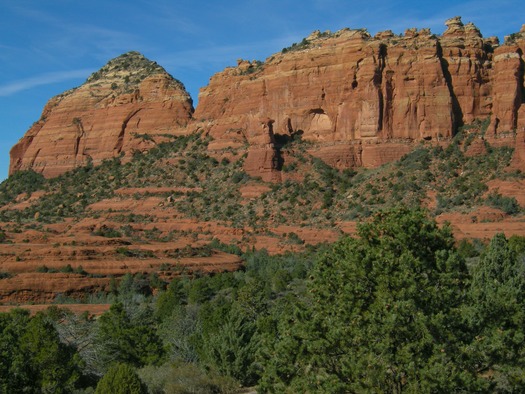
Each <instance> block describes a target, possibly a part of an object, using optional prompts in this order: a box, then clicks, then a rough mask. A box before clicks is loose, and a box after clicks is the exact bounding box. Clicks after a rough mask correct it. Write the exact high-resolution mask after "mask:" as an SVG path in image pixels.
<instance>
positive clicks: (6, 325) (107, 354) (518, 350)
mask: <svg viewBox="0 0 525 394" xmlns="http://www.w3.org/2000/svg"><path fill="white" fill-rule="evenodd" d="M524 240H525V238H521V237H517V236H513V237H511V238H510V239H507V238H506V237H505V236H504V235H503V234H498V235H496V236H495V237H494V238H493V239H492V241H491V242H490V244H488V245H487V246H486V247H484V246H483V244H482V243H481V242H478V243H477V244H476V245H474V244H470V243H469V242H468V241H463V242H462V243H461V244H460V247H459V252H458V248H456V246H455V240H454V238H453V236H452V233H451V231H450V228H449V227H447V226H446V225H445V226H438V225H437V223H436V222H435V221H434V220H432V219H430V218H429V217H428V216H427V214H426V212H425V211H423V210H419V209H417V210H409V209H406V208H397V209H391V210H388V211H383V212H379V213H377V214H375V215H374V216H373V217H372V218H371V219H370V220H369V221H368V222H366V223H363V224H361V225H360V226H359V228H358V236H357V237H356V238H350V237H344V238H342V239H340V240H339V241H338V242H336V243H335V244H333V245H329V246H327V245H321V246H319V247H317V248H316V249H308V250H307V251H306V252H305V253H302V254H292V253H288V254H284V255H280V256H270V255H268V253H266V252H265V251H251V252H246V253H245V254H244V255H243V258H244V259H245V261H246V265H245V268H244V270H242V271H238V272H234V273H222V274H216V275H187V276H181V277H180V278H177V279H175V280H174V281H172V283H171V284H170V285H169V286H168V287H167V289H165V290H163V291H161V292H160V293H159V294H158V295H156V296H153V295H152V294H151V292H150V291H149V290H148V289H145V286H146V285H147V282H145V280H146V279H145V278H144V277H143V276H141V277H140V278H134V277H133V276H131V275H128V276H126V278H124V280H123V281H122V283H121V286H120V287H119V289H118V291H117V290H114V291H113V293H114V294H113V296H114V297H116V300H115V303H114V304H113V305H112V307H111V309H110V310H109V311H108V312H106V313H105V314H103V315H102V316H100V317H99V318H96V319H94V318H88V317H85V316H84V317H81V316H78V317H75V316H74V315H72V314H69V313H65V312H63V311H59V310H57V309H51V310H50V311H48V312H46V313H39V314H37V315H35V316H33V317H31V316H29V314H28V313H27V312H24V311H22V310H17V309H15V310H13V311H11V312H10V313H4V314H0V393H19V392H29V393H44V392H56V393H60V392H73V391H74V390H76V389H87V390H88V391H89V390H94V389H95V387H96V390H97V392H118V391H116V390H117V389H116V388H115V387H117V386H118V387H124V388H126V389H125V390H127V391H124V392H139V393H140V392H144V390H145V387H144V386H143V383H144V384H147V386H148V390H149V392H155V393H157V392H159V393H160V392H170V390H171V391H174V392H180V391H181V390H182V391H184V390H190V389H191V390H193V391H195V392H235V390H236V388H238V387H239V385H241V386H247V385H250V386H257V390H258V391H259V392H276V393H281V392H289V393H296V392H312V393H313V392H315V393H342V392H390V393H400V392H409V393H441V392H456V391H464V392H487V393H488V392H499V393H507V392H508V393H514V392H523V391H525V372H524V367H523V366H524V365H525V345H524V344H525V328H524V327H525V254H524V253H525V246H524V245H525V241H524ZM215 246H217V247H220V245H215ZM465 259H468V265H467V264H466V261H465ZM136 280H138V281H140V286H136ZM150 286H151V284H150ZM139 377H140V378H139ZM141 379H142V381H141ZM97 382H98V383H97ZM115 385H116V386H115ZM198 390H201V391H198Z"/></svg>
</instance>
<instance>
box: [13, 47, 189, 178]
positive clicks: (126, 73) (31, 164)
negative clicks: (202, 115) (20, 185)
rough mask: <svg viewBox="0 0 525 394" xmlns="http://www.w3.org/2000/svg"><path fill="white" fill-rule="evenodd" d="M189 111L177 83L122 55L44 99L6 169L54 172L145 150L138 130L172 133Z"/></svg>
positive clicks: (138, 58) (145, 141) (132, 54)
mask: <svg viewBox="0 0 525 394" xmlns="http://www.w3.org/2000/svg"><path fill="white" fill-rule="evenodd" d="M192 111H193V107H192V102H191V98H190V96H189V95H188V93H187V92H186V91H185V89H184V86H183V85H182V84H181V83H180V82H178V81H176V80H175V79H173V77H171V76H170V75H169V74H167V73H166V72H165V71H164V69H162V68H161V67H160V66H158V65H156V64H155V63H153V62H150V61H149V60H147V59H145V58H144V57H143V56H142V55H140V54H138V53H136V52H130V53H128V54H124V55H122V56H120V57H118V58H116V59H114V60H112V61H110V62H109V63H108V64H107V65H106V66H104V67H103V68H102V69H101V70H100V71H98V72H96V73H94V74H93V75H91V77H90V78H89V79H88V80H87V82H86V83H85V84H84V85H82V86H80V87H79V88H76V89H73V90H70V91H67V92H65V93H63V94H61V95H58V96H56V97H54V98H52V99H51V100H50V101H49V102H48V103H47V105H46V106H45V108H44V111H43V113H42V116H41V118H40V120H39V121H38V122H36V123H35V124H34V125H33V127H31V129H30V130H29V131H28V132H27V133H26V135H25V136H24V137H23V138H22V139H21V140H20V141H19V142H18V143H17V144H16V145H15V146H14V147H13V148H12V150H11V165H10V173H11V174H12V173H13V172H14V171H17V170H21V169H28V168H32V169H33V170H35V171H38V172H41V173H43V174H44V176H46V177H54V176H57V175H60V174H62V173H64V172H66V171H68V170H71V169H73V168H75V167H77V166H82V165H85V164H87V163H88V162H89V161H93V163H94V164H97V163H100V162H101V161H102V160H104V159H108V158H112V157H115V156H119V155H120V154H126V153H128V154H129V153H131V152H132V151H133V150H134V149H140V150H142V149H147V148H148V147H150V146H151V145H152V144H153V143H152V142H151V140H149V139H143V138H140V136H139V137H137V135H140V134H144V133H148V134H161V133H173V132H174V130H176V129H178V128H181V127H184V126H185V125H186V124H187V122H188V121H189V119H190V118H191V115H192Z"/></svg>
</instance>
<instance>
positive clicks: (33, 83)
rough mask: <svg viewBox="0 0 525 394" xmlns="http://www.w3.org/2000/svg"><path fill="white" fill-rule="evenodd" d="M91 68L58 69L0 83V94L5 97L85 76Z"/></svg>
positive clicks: (89, 72)
mask: <svg viewBox="0 0 525 394" xmlns="http://www.w3.org/2000/svg"><path fill="white" fill-rule="evenodd" d="M92 71H93V70H89V69H82V70H71V71H58V72H51V73H46V74H42V75H38V76H35V77H31V78H26V79H22V80H18V81H14V82H10V83H7V84H4V85H0V96H3V97H6V96H11V95H12V94H15V93H18V92H20V91H23V90H28V89H32V88H34V87H37V86H43V85H50V84H53V83H57V82H63V81H67V80H70V79H76V78H83V79H85V78H87V76H89V75H90V74H91V72H92Z"/></svg>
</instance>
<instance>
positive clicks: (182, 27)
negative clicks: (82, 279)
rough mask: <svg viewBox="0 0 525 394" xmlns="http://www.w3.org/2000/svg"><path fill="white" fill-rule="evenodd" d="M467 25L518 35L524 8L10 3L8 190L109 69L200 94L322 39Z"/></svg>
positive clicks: (3, 137) (6, 10) (0, 145)
mask: <svg viewBox="0 0 525 394" xmlns="http://www.w3.org/2000/svg"><path fill="white" fill-rule="evenodd" d="M457 15H459V16H462V19H463V22H464V23H467V22H473V23H474V24H475V25H476V26H478V28H480V30H481V32H482V34H483V35H484V36H485V37H488V36H493V35H495V36H498V37H500V40H503V36H504V35H507V34H510V33H513V32H517V31H519V30H520V28H521V26H522V24H524V23H525V8H524V7H523V3H522V0H519V1H518V0H511V1H507V0H499V1H495V0H488V1H487V0H477V1H448V0H443V1H439V2H438V1H427V2H423V1H394V0H391V1H373V0H368V1H361V0H359V1H345V0H300V1H299V0H266V1H265V0H243V1H239V0H232V1H224V0H222V1H219V0H216V1H215V0H210V1H200V0H193V1H177V0H172V1H169V0H154V1H151V0H148V1H146V0H126V1H122V0H103V1H102V0H89V1H86V0H83V1H80V0H45V1H43V0H0V181H1V180H3V179H5V178H6V177H7V171H8V166H9V150H10V148H11V147H12V146H13V145H14V144H15V143H16V142H17V141H18V140H19V139H20V138H21V137H22V136H23V135H24V133H25V132H26V131H27V129H28V128H29V127H30V126H31V124H32V123H33V122H35V121H37V120H38V119H39V117H40V114H41V112H42V109H43V107H44V105H45V103H46V102H47V100H49V99H50V98H51V97H52V96H54V95H56V94H59V93H61V92H63V91H65V90H67V89H70V88H73V87H76V86H79V85H81V84H82V83H83V82H84V81H85V80H86V79H87V77H88V76H89V75H90V74H91V73H92V72H94V71H97V70H98V69H99V68H100V67H102V66H103V65H104V64H106V63H107V61H108V60H110V59H112V58H114V57H116V56H118V55H120V54H122V53H124V52H127V51H130V50H136V51H139V52H141V53H143V54H144V55H145V56H146V57H148V58H149V59H151V60H154V61H156V62H157V63H159V64H160V65H161V66H163V67H164V68H165V69H166V70H167V71H168V72H169V73H170V74H172V75H173V76H174V77H175V78H177V79H179V80H181V81H182V82H183V83H184V84H185V86H186V88H187V90H188V91H189V92H190V94H191V96H192V97H193V99H194V103H195V104H196V102H197V94H198V91H199V88H201V87H203V86H205V85H206V84H207V83H208V80H209V78H210V77H211V76H212V75H213V74H214V73H215V72H218V71H220V70H222V69H223V68H225V67H227V66H232V65H235V64H236V60H237V59H239V58H243V59H249V60H253V59H259V60H264V59H265V58H267V57H268V56H270V55H271V54H273V53H275V52H279V51H280V50H281V49H282V48H283V47H287V46H289V45H291V44H292V43H293V42H298V41H300V40H301V39H302V38H303V37H306V36H307V35H308V34H310V33H311V32H312V31H314V30H316V29H319V30H321V31H324V30H331V31H336V30H339V29H341V28H344V27H349V28H367V29H368V31H369V32H370V33H371V34H375V33H377V32H378V31H382V30H387V29H390V30H393V31H394V33H402V32H404V30H405V29H407V28H411V27H417V28H423V27H429V28H431V30H432V32H433V33H436V34H441V33H442V32H443V31H444V30H445V26H444V21H445V20H446V19H448V18H451V17H453V16H457Z"/></svg>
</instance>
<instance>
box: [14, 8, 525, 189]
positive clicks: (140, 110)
mask: <svg viewBox="0 0 525 394" xmlns="http://www.w3.org/2000/svg"><path fill="white" fill-rule="evenodd" d="M446 26H447V28H446V30H445V32H444V33H443V34H442V35H441V36H437V35H434V34H432V33H431V32H430V30H429V29H421V30H417V29H408V30H406V31H405V33H404V34H402V35H396V34H394V33H392V32H391V31H385V32H381V33H378V34H376V35H375V36H373V37H372V36H371V35H370V34H369V33H368V32H367V31H366V30H362V29H360V30H350V29H343V30H341V31H338V32H336V33H330V32H325V33H321V32H319V31H317V32H314V33H312V34H311V35H310V36H309V37H307V38H306V39H304V40H303V41H302V42H301V43H299V44H294V45H292V46H291V47H289V48H285V49H283V51H282V52H280V53H277V54H274V55H273V56H270V57H269V58H268V59H266V61H265V62H256V61H245V60H239V61H238V64H237V66H236V67H230V68H227V69H225V70H224V71H222V72H219V73H217V74H215V75H214V76H212V77H211V79H210V82H209V84H208V86H206V87H204V88H202V89H201V91H200V94H199V102H198V106H197V108H196V110H195V112H194V113H193V114H192V107H191V100H190V98H189V96H188V95H187V93H186V92H185V91H184V89H183V87H182V86H181V85H180V84H177V83H174V82H173V81H172V80H170V79H168V76H166V74H157V75H152V76H148V77H147V78H144V79H143V80H142V81H141V82H140V83H139V84H138V85H137V87H136V89H135V90H134V91H133V92H132V93H126V94H119V95H116V96H115V94H113V95H109V94H110V93H111V91H110V90H108V89H110V88H111V85H109V84H110V82H111V79H108V80H107V82H105V83H104V84H103V86H98V87H95V86H94V84H93V82H90V80H88V83H87V84H85V85H83V86H81V87H80V88H78V89H76V90H75V91H73V92H67V93H65V94H64V95H61V96H59V97H57V98H55V99H53V100H51V101H50V103H48V105H47V106H46V109H45V110H44V114H43V117H42V119H41V120H40V121H39V122H37V123H36V124H35V125H34V126H33V128H32V129H31V130H29V131H28V133H27V134H26V136H25V137H24V138H23V139H22V140H21V141H20V142H19V143H18V144H17V145H16V146H15V147H14V148H13V150H12V152H11V156H12V162H11V172H13V171H16V170H18V169H22V168H34V169H35V170H37V171H41V172H43V173H44V174H45V175H46V176H54V175H56V174H58V173H61V172H63V171H65V170H66V169H70V168H72V167H74V166H76V165H78V164H79V163H80V164H82V163H85V162H86V158H90V159H91V160H93V161H96V160H101V159H103V158H106V157H112V156H115V155H117V154H122V152H124V153H126V152H129V150H130V149H146V148H147V146H146V147H144V146H136V145H137V143H138V142H137V141H138V140H137V139H136V138H132V135H133V133H160V132H161V131H163V132H166V133H191V132H193V131H195V130H197V129H200V130H203V131H204V132H206V133H208V134H209V135H211V136H212V137H213V141H212V143H210V145H209V150H210V151H211V152H214V153H216V154H221V152H226V151H228V150H230V151H231V150H232V149H236V150H239V149H241V150H246V152H247V157H246V159H245V162H244V168H245V170H246V171H247V172H248V173H249V174H250V175H253V176H260V177H262V178H263V179H264V180H267V181H279V179H280V170H281V168H282V165H283V164H284V163H283V158H282V157H281V155H280V148H281V147H282V146H283V144H285V143H286V142H287V141H290V140H293V139H296V138H302V139H303V140H306V141H309V142H311V145H310V146H311V147H310V148H309V152H310V153H312V154H313V155H315V156H318V157H320V158H321V159H323V160H324V161H325V162H327V163H328V164H330V165H332V166H334V167H336V168H339V169H342V168H348V167H359V166H364V167H375V166H378V165H381V164H384V163H386V162H389V161H392V160H395V159H398V158H400V157H401V156H402V155H404V154H406V153H407V152H409V151H410V150H411V149H413V147H414V145H415V144H417V143H419V142H421V141H429V143H436V144H444V143H445V144H446V143H447V141H449V140H450V138H451V137H453V135H454V134H455V133H457V131H458V130H459V128H460V127H461V126H462V125H464V124H472V123H473V122H475V121H480V120H486V119H488V118H490V126H489V128H488V130H487V132H486V138H490V139H493V140H496V139H498V141H499V142H501V141H503V142H504V143H505V144H514V145H515V146H516V147H522V146H524V145H525V141H521V139H522V138H523V136H524V135H525V105H524V101H525V94H524V92H525V86H524V59H525V57H524V50H525V25H524V27H523V28H522V29H521V31H520V32H518V33H514V34H512V35H510V36H508V37H506V38H505V43H504V44H503V45H499V42H498V39H497V38H494V37H491V38H483V36H482V34H481V33H480V31H479V30H478V29H477V28H476V26H474V25H473V24H472V23H467V24H463V22H462V21H461V19H460V18H459V17H455V18H451V19H449V20H448V21H446ZM110 63H111V62H110ZM106 67H107V66H106ZM121 68H122V70H124V69H125V67H121ZM106 74H107V72H106ZM119 75H120V77H122V75H124V74H119ZM119 75H117V76H119ZM117 76H115V78H116V77H117ZM112 83H115V82H112ZM108 87H109V88H108ZM96 89H99V90H96ZM100 90H102V91H103V93H100ZM108 95H109V96H108ZM522 131H523V132H522ZM146 142H147V141H143V140H141V142H140V143H142V144H144V143H146ZM59 152H62V153H59ZM522 156H525V154H523V153H519V154H518V153H517V157H518V158H520V157H522ZM522 162H523V160H518V163H522ZM518 165H521V166H523V165H522V164H518ZM524 169H525V167H524Z"/></svg>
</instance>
